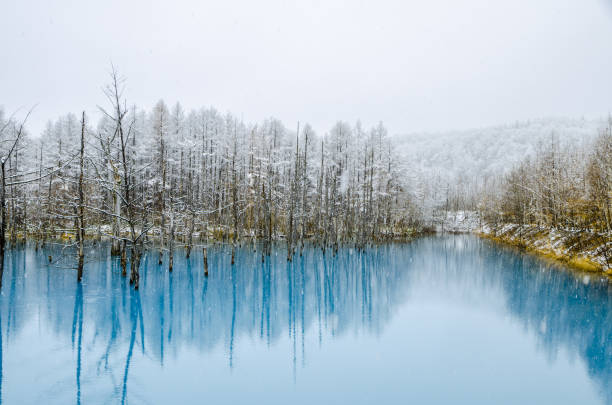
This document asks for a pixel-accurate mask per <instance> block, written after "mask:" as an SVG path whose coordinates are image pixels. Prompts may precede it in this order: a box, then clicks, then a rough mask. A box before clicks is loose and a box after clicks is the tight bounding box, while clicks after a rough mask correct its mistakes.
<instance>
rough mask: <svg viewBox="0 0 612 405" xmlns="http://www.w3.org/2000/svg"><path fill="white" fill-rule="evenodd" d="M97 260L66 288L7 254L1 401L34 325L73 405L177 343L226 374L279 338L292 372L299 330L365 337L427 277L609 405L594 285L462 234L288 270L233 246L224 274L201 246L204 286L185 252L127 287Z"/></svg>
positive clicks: (610, 314)
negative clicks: (573, 370) (571, 366)
mask: <svg viewBox="0 0 612 405" xmlns="http://www.w3.org/2000/svg"><path fill="white" fill-rule="evenodd" d="M54 249H59V248H54ZM106 252H107V249H101V248H91V249H90V250H89V251H88V253H87V255H88V257H89V258H90V260H89V263H88V264H87V265H86V269H85V273H84V274H85V275H84V282H83V284H77V283H76V279H75V277H74V274H73V272H72V271H71V270H67V269H62V268H56V267H54V266H49V265H48V262H47V256H48V255H49V254H52V255H55V256H57V255H59V252H57V251H49V250H45V251H42V250H40V251H38V252H36V251H34V249H31V248H22V249H17V250H11V251H8V252H7V257H8V259H9V260H7V264H8V266H7V269H6V270H5V274H4V280H5V284H4V286H3V289H4V290H3V294H2V297H1V298H0V299H1V307H0V338H1V339H2V340H1V343H2V344H0V395H2V393H3V389H5V388H6V387H5V384H3V382H4V378H5V377H6V376H5V375H3V373H2V372H3V368H2V360H3V354H5V352H6V351H7V350H9V349H10V345H11V338H12V337H13V336H17V335H18V333H19V332H20V331H21V330H22V329H23V328H26V327H27V325H28V324H29V322H30V323H31V321H32V319H34V318H36V319H37V322H38V323H39V325H38V326H37V327H39V328H40V329H41V330H43V332H41V334H43V335H44V334H46V333H50V334H52V335H53V336H54V337H55V338H56V339H58V340H59V341H60V342H61V341H67V339H70V345H69V347H71V348H72V351H73V353H74V367H73V369H72V373H71V374H72V377H71V379H73V381H75V392H76V402H77V403H80V402H81V401H82V400H83V402H87V401H86V397H85V399H83V398H82V393H83V392H84V391H85V392H87V391H89V390H91V389H95V390H97V391H100V390H102V391H105V392H106V391H108V392H106V393H105V394H104V395H107V396H108V397H110V398H115V399H117V400H119V399H120V400H121V402H122V403H125V402H127V399H128V397H129V398H131V397H135V398H138V397H139V396H140V395H141V392H140V391H139V390H144V389H145V388H144V387H145V386H146V381H139V380H138V379H139V376H138V374H134V370H133V367H132V366H133V362H134V361H135V359H136V356H139V357H146V358H149V359H152V360H154V361H156V362H157V363H158V364H159V366H160V367H164V365H165V363H164V362H165V359H166V358H168V357H169V356H170V357H172V358H174V357H175V356H177V353H178V351H179V350H181V349H182V348H184V347H189V348H193V349H196V350H197V351H199V352H200V353H207V352H211V351H213V350H215V348H216V347H219V345H222V347H223V348H225V350H226V354H227V366H228V367H230V368H236V367H240V359H238V358H236V357H235V351H236V347H237V346H238V345H240V344H241V341H242V339H243V338H251V339H252V338H255V339H257V340H260V341H261V342H263V343H265V344H266V345H267V346H273V345H275V344H276V343H277V342H278V341H279V340H280V339H282V338H283V337H284V336H287V337H288V338H289V339H290V350H291V353H290V356H291V361H292V367H293V374H294V376H295V375H296V369H297V367H305V364H306V362H305V358H306V356H307V353H308V344H307V343H306V340H305V335H306V333H307V332H308V331H311V332H314V333H315V335H316V339H317V341H318V344H319V345H322V344H325V341H326V340H328V339H334V338H335V337H337V336H340V335H343V334H346V333H347V332H349V331H352V332H365V333H371V334H378V333H380V332H381V331H382V330H383V328H384V327H385V325H386V324H387V323H388V322H389V320H390V319H391V317H392V315H393V313H394V311H396V310H397V308H398V307H399V306H400V305H401V304H402V303H403V302H404V301H406V299H407V298H408V296H409V294H410V293H411V290H412V288H413V286H414V284H415V283H419V282H421V281H422V280H424V279H426V280H428V283H431V285H432V286H434V287H435V286H441V285H449V283H450V284H454V285H458V286H460V288H462V289H473V290H474V289H475V291H477V292H479V291H494V292H495V293H496V294H497V293H499V294H502V295H503V296H504V297H505V298H504V299H505V306H506V311H508V312H509V313H510V314H512V315H513V316H514V317H515V318H516V319H518V320H520V322H521V323H522V325H523V326H524V327H525V329H526V330H528V331H529V333H530V334H531V335H533V336H535V337H536V339H537V340H538V342H539V343H540V345H539V346H540V347H541V348H542V349H543V350H546V352H547V353H549V355H550V356H554V353H556V351H557V350H559V348H560V347H562V346H563V347H566V348H567V349H568V350H569V351H571V352H573V353H575V354H578V355H579V356H580V358H582V359H583V360H584V362H585V364H587V365H588V370H589V374H590V377H591V378H592V379H593V380H594V381H596V382H597V384H598V385H599V387H600V388H601V391H603V396H604V397H605V400H606V401H607V402H610V401H612V391H611V387H612V385H611V384H610V383H609V381H611V379H612V348H611V346H610V344H609V342H610V341H612V302H611V299H610V297H611V292H610V289H609V283H608V282H607V280H605V281H602V280H601V279H600V278H599V277H596V276H590V277H589V278H588V279H587V278H586V277H587V276H585V275H576V274H573V273H571V272H568V271H563V270H560V269H558V268H556V266H554V265H551V264H548V263H545V262H542V261H539V260H537V259H535V258H533V257H530V256H527V255H523V254H517V253H516V252H514V251H511V250H508V249H503V248H499V247H497V246H491V245H490V244H489V243H488V242H483V241H481V240H479V239H477V238H475V237H471V236H452V237H442V238H441V237H435V238H423V239H420V240H418V241H416V242H414V243H412V244H409V245H383V246H378V247H374V248H372V249H370V250H368V251H367V252H366V253H358V252H357V251H354V250H352V249H341V250H340V251H339V252H338V254H337V255H336V256H333V255H330V254H329V252H328V253H327V254H326V255H323V254H322V253H321V251H320V250H318V249H306V250H305V251H304V255H303V257H296V259H295V260H294V262H291V263H288V262H286V260H285V259H284V257H285V255H283V254H282V253H279V254H278V255H273V256H272V257H271V258H270V260H267V261H266V262H265V263H261V259H260V258H261V256H260V255H259V254H257V253H254V252H253V248H252V247H249V248H243V249H239V250H238V251H237V256H236V265H235V266H233V267H232V266H231V265H230V255H229V254H228V251H227V250H224V248H222V247H217V248H214V249H209V255H208V260H209V269H210V275H209V277H204V275H203V271H202V256H201V253H200V254H199V255H198V254H196V252H193V253H192V255H191V259H190V260H189V261H185V259H184V258H183V257H184V256H183V255H177V257H176V258H175V265H174V271H173V273H168V272H167V271H166V268H165V267H163V266H158V265H157V261H156V260H152V259H150V258H149V255H148V254H147V255H145V256H144V257H143V261H142V274H141V282H140V290H138V291H134V290H133V289H131V288H130V287H129V284H128V280H127V279H126V278H123V277H122V276H121V270H120V268H119V261H118V259H117V260H115V259H111V258H110V257H108V255H107V253H106ZM65 373H67V370H62V371H61V372H59V373H58V376H57V378H58V379H60V380H61V379H62V378H65V376H64V374H65ZM102 379H104V381H107V383H103V382H102V381H103V380H102ZM128 383H129V384H128ZM104 384H106V385H104ZM86 386H89V387H90V388H87V389H86ZM107 386H108V387H109V388H108V390H107V389H106V388H104V387H107ZM91 387H95V388H91ZM35 389H41V390H43V391H44V389H45V388H44V387H38V388H35ZM73 392H74V391H73ZM42 395H44V392H43V394H42Z"/></svg>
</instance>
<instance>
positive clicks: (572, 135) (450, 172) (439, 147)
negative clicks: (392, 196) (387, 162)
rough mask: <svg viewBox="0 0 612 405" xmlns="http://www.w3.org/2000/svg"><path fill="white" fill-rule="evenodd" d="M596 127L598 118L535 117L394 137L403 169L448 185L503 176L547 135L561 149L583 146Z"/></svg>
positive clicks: (601, 124) (547, 140) (594, 133)
mask: <svg viewBox="0 0 612 405" xmlns="http://www.w3.org/2000/svg"><path fill="white" fill-rule="evenodd" d="M602 126H603V121H602V120H585V119H540V120H532V121H527V122H517V123H515V124H512V125H503V126H497V127H488V128H480V129H471V130H463V131H451V132H442V133H417V134H408V135H402V136H397V137H396V139H397V144H398V151H399V153H400V154H401V156H402V157H403V158H404V159H405V160H406V164H407V166H408V167H410V168H411V169H413V170H415V171H416V172H420V173H423V174H426V175H429V176H430V177H435V176H436V175H437V176H440V177H441V179H442V180H449V181H450V180H454V179H457V178H459V177H463V178H464V179H475V178H481V177H483V176H487V175H497V174H500V173H504V172H506V171H507V170H508V169H510V168H512V166H514V165H515V164H517V163H518V162H520V161H521V160H522V159H523V158H525V157H526V156H528V155H529V156H532V155H533V154H534V152H535V150H536V149H537V147H538V145H539V144H540V143H546V142H550V140H551V135H552V134H554V135H555V136H556V137H558V139H559V141H560V143H561V145H562V146H564V145H570V144H571V145H577V146H580V145H583V144H584V143H585V142H586V143H588V142H589V141H590V140H592V139H593V138H594V137H595V136H596V135H597V133H598V130H599V128H601V127H602ZM451 183H452V181H451Z"/></svg>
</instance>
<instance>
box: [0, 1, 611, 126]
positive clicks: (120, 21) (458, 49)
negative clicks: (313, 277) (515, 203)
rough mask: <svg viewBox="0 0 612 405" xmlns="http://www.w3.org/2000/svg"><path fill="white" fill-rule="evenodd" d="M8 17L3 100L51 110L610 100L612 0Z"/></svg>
mask: <svg viewBox="0 0 612 405" xmlns="http://www.w3.org/2000/svg"><path fill="white" fill-rule="evenodd" d="M1 8H2V12H1V14H0V105H3V106H4V109H5V111H6V112H7V113H11V112H13V111H15V110H16V109H18V108H20V107H23V108H26V109H27V107H28V106H31V105H33V104H38V106H37V107H36V110H35V113H34V115H33V117H32V118H31V121H30V128H31V129H32V132H34V133H38V132H40V131H41V130H42V128H43V127H44V124H45V122H46V121H47V120H48V119H54V118H56V117H57V116H59V115H61V114H65V113H67V112H75V113H78V112H79V111H81V110H83V109H85V110H86V111H88V112H89V113H91V114H93V113H94V112H95V111H96V105H99V104H104V103H105V99H104V97H103V94H102V91H101V87H102V86H103V85H104V84H105V83H106V82H107V80H108V71H109V67H110V63H111V61H112V62H113V63H114V64H115V65H116V66H117V67H118V69H119V71H120V73H121V74H122V75H123V76H125V77H126V78H127V83H126V96H127V98H128V101H129V103H130V104H132V103H135V104H137V105H138V106H139V107H142V108H147V109H149V108H150V107H152V106H153V104H154V103H155V102H156V101H157V100H159V99H160V98H163V99H164V100H165V101H166V102H167V103H168V104H174V103H175V102H176V101H180V102H181V104H183V106H184V107H185V108H187V109H189V108H194V107H201V106H214V107H216V108H217V109H218V110H220V111H221V112H226V111H230V112H232V113H234V114H236V115H237V116H238V117H243V118H244V120H245V121H249V122H253V121H260V120H262V119H264V118H266V117H270V116H274V117H277V118H280V119H281V120H283V121H284V122H285V124H286V125H287V126H289V127H291V128H292V127H293V126H294V124H295V122H296V121H298V120H299V121H301V122H310V123H311V124H312V125H313V126H314V127H315V130H317V131H318V132H320V133H323V132H325V131H327V130H328V129H329V128H330V127H331V125H332V124H333V123H334V122H335V121H336V120H339V119H342V120H346V121H349V122H354V121H355V120H357V119H358V118H360V119H361V120H362V122H363V123H364V124H366V125H371V124H373V123H375V122H377V121H378V120H382V121H383V122H384V123H385V124H386V125H387V126H388V128H389V129H390V132H391V133H395V134H397V133H407V132H413V131H423V130H426V131H436V130H445V129H453V128H457V129H459V128H468V127H470V128H471V127H479V126H485V125H490V124H498V123H505V122H513V121H516V120H524V119H529V118H538V117H549V116H571V117H582V116H587V117H589V116H591V117H596V116H603V115H605V114H607V113H608V112H610V111H612V7H611V6H610V1H609V0H496V1H491V0H463V1H456V0H428V1H407V0H397V1H395V0H377V1H345V0H323V1H277V0H258V1H234V0H223V1H196V0H191V1H187V0H185V1H177V0H172V1H170V0H165V1H115V0H112V1H111V0H97V1H52V0H48V1H44V0H41V1H31V0H5V1H3V4H2V7H1Z"/></svg>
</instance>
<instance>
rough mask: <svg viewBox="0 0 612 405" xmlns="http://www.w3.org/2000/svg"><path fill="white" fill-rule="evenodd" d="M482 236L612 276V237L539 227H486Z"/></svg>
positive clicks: (480, 232)
mask: <svg viewBox="0 0 612 405" xmlns="http://www.w3.org/2000/svg"><path fill="white" fill-rule="evenodd" d="M477 233H478V234H479V235H480V236H483V237H486V238H488V239H492V240H495V241H499V242H502V243H506V244H510V245H512V246H517V247H520V248H523V249H526V250H527V251H529V252H534V253H536V254H539V255H541V256H545V257H549V258H552V259H555V260H558V261H561V262H564V263H566V264H568V265H570V266H572V267H576V268H579V269H582V270H587V271H596V272H604V273H606V274H610V275H612V235H610V234H603V233H596V232H589V231H584V230H579V229H560V228H548V227H543V226H537V225H518V224H503V225H498V226H492V225H490V224H487V225H483V226H482V227H480V228H479V229H478V230H477Z"/></svg>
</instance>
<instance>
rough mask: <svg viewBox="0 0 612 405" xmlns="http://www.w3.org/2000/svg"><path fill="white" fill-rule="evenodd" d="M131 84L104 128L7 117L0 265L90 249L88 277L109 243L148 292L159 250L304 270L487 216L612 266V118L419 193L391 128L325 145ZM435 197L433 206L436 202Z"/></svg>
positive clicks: (351, 130)
mask: <svg viewBox="0 0 612 405" xmlns="http://www.w3.org/2000/svg"><path fill="white" fill-rule="evenodd" d="M124 87H125V80H124V79H123V78H122V77H121V76H120V75H119V73H117V72H116V71H115V70H114V69H113V70H112V71H111V74H110V82H109V84H107V85H106V87H104V89H103V91H104V95H105V96H106V99H107V103H106V105H105V106H101V107H98V108H99V112H100V117H101V118H100V119H99V120H98V122H95V123H94V122H91V121H90V120H89V118H88V117H87V116H86V114H85V112H83V113H82V114H80V116H76V115H74V114H67V115H65V116H63V117H59V118H58V119H56V120H55V121H49V122H48V124H47V126H46V128H45V130H44V132H43V134H42V135H41V136H40V137H33V136H31V135H30V134H29V133H28V131H27V129H26V128H27V118H28V116H29V114H30V112H31V111H30V112H28V113H27V114H26V115H25V118H22V119H21V120H18V119H17V118H15V116H14V115H13V116H6V114H5V113H4V112H3V111H2V110H0V136H1V138H0V139H1V140H2V143H1V144H0V146H1V152H0V175H1V184H2V187H1V191H0V211H1V212H0V218H1V221H0V222H1V224H0V250H1V251H0V258H1V257H2V256H3V250H4V249H5V246H10V247H15V246H16V245H17V244H20V243H21V244H22V243H24V242H26V241H27V240H28V239H31V240H32V241H34V242H35V243H36V247H37V248H38V246H39V245H42V246H44V245H45V243H49V242H51V241H54V240H58V239H60V240H62V243H63V245H64V246H66V247H71V248H74V249H72V251H74V252H76V257H77V264H76V268H77V270H78V271H77V273H78V275H77V278H78V279H79V280H80V279H81V278H82V273H83V264H84V260H85V257H84V256H85V245H86V244H87V243H89V242H91V241H93V242H94V243H95V242H97V241H100V240H102V239H105V240H110V246H111V247H110V249H111V254H112V255H115V256H120V257H121V266H122V268H123V273H124V275H127V272H128V269H127V266H128V258H129V267H130V269H129V273H130V281H131V283H132V284H134V285H135V286H136V287H138V278H139V271H138V268H139V265H140V258H141V257H142V254H143V252H144V251H145V250H150V251H152V252H154V253H153V254H155V255H157V257H158V259H157V260H158V262H159V264H160V265H161V264H162V263H163V262H164V257H167V265H168V269H169V270H170V271H171V270H172V267H173V261H174V254H175V251H176V250H177V248H181V249H182V248H184V249H185V250H184V252H185V254H186V256H187V257H189V255H190V254H191V252H192V250H193V249H194V248H198V249H200V248H202V247H206V245H207V243H209V242H210V241H219V242H224V243H228V244H230V245H231V246H232V256H233V255H234V249H235V248H236V245H237V244H239V243H241V242H242V241H244V240H245V239H248V240H249V241H252V242H254V243H258V244H260V246H261V248H260V249H259V252H260V253H261V260H262V262H263V261H265V260H266V256H269V255H270V254H271V249H272V244H273V242H274V241H282V243H284V244H285V245H286V253H287V260H288V261H291V260H292V258H293V256H294V255H295V254H301V251H302V249H303V248H304V244H305V242H313V243H314V244H316V245H317V246H318V247H320V248H321V249H322V250H323V251H325V250H326V249H331V251H332V252H336V251H337V249H338V246H339V245H351V246H354V247H356V248H358V249H363V248H364V247H365V246H366V245H368V244H371V243H375V242H381V241H387V240H398V239H402V240H407V239H409V238H411V237H413V236H415V235H416V234H418V233H421V232H424V231H425V230H427V229H433V228H435V227H436V226H437V225H439V224H440V223H443V222H444V221H445V220H446V218H447V217H448V216H449V212H454V213H457V212H473V213H475V215H476V216H477V218H478V223H479V226H480V227H482V226H483V224H486V225H487V226H490V227H492V228H493V229H495V230H497V229H499V228H500V227H502V226H504V225H506V224H513V225H518V226H519V227H524V226H532V227H533V226H535V227H539V228H538V229H559V230H562V231H567V232H573V233H574V236H573V241H574V245H576V246H578V247H581V244H582V242H583V241H587V242H588V243H587V244H589V246H596V247H597V249H599V250H598V252H597V254H601V255H602V256H603V257H604V260H605V261H606V263H607V267H608V268H609V267H610V264H611V263H612V253H611V252H612V242H610V233H611V232H612V219H611V217H612V130H611V128H612V125H611V123H612V121H609V122H608V124H607V126H606V127H605V128H604V129H602V130H601V131H600V134H599V136H598V137H597V138H596V139H595V140H594V141H593V142H585V143H584V144H583V145H582V146H581V147H575V145H571V144H562V143H561V142H560V140H559V138H558V136H556V135H555V134H554V133H552V134H551V135H550V138H549V141H548V142H540V143H539V145H538V148H537V151H536V153H535V156H528V157H527V158H525V160H524V161H522V162H521V163H520V164H518V165H516V166H515V167H513V168H509V169H508V170H506V172H505V173H499V174H498V175H495V176H490V175H489V174H487V176H480V177H476V178H475V179H473V180H471V182H468V183H467V184H464V183H461V184H454V185H451V184H446V185H443V186H440V185H439V184H437V183H439V180H437V179H436V178H421V179H419V180H418V182H415V181H414V174H413V173H409V171H410V165H409V164H408V163H409V162H406V159H405V158H404V157H403V156H402V154H401V153H398V152H397V147H396V144H395V143H394V140H393V139H392V138H391V137H389V135H388V132H387V129H386V128H385V127H384V126H383V124H382V123H379V124H378V125H376V126H374V127H373V128H371V129H365V128H363V127H362V125H361V124H360V123H359V122H357V123H356V124H355V125H350V124H348V123H346V122H342V121H338V122H337V123H336V124H335V125H334V126H333V127H332V128H331V130H330V131H329V132H328V133H326V134H324V135H319V134H317V133H315V131H314V130H313V129H312V127H311V126H310V125H308V124H303V125H302V124H301V123H296V128H295V130H291V129H288V128H287V127H286V126H285V125H284V124H283V123H282V122H280V121H279V120H277V119H274V118H270V119H267V120H265V121H264V122H262V123H259V124H248V123H244V122H243V121H242V120H239V119H238V118H237V117H235V116H234V115H232V114H230V113H227V114H221V113H219V112H217V111H216V110H215V109H213V108H202V109H199V110H191V111H185V110H184V109H183V108H182V107H181V105H180V104H179V103H176V104H175V105H174V106H171V107H169V106H167V105H166V103H165V102H164V101H163V100H160V101H159V102H158V103H157V104H156V105H155V106H154V107H153V109H152V110H150V111H145V110H142V109H139V108H138V107H136V106H133V105H130V104H128V101H127V97H126V95H125V94H124ZM436 182H437V183H436ZM423 184H425V185H426V186H427V188H428V189H429V190H430V191H429V193H430V194H431V195H433V196H434V197H433V198H431V196H430V198H429V200H428V201H427V202H426V199H425V196H424V193H423V191H422V188H423ZM419 185H420V187H421V189H420V190H419V189H418V187H419ZM435 196H437V197H435ZM432 201H434V203H433V205H432ZM428 205H431V206H428ZM472 227H473V226H472ZM442 229H443V230H444V226H442ZM521 229H523V228H521ZM472 230H475V229H472ZM577 231H579V232H577ZM585 246H586V245H585ZM73 256H74V255H73ZM49 260H50V261H52V260H53V258H52V257H50V258H49ZM0 261H1V260H0ZM0 264H1V266H2V268H3V263H0Z"/></svg>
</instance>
